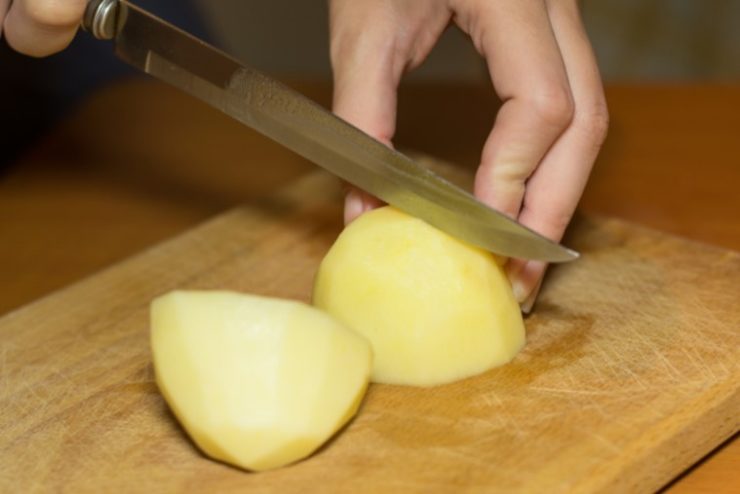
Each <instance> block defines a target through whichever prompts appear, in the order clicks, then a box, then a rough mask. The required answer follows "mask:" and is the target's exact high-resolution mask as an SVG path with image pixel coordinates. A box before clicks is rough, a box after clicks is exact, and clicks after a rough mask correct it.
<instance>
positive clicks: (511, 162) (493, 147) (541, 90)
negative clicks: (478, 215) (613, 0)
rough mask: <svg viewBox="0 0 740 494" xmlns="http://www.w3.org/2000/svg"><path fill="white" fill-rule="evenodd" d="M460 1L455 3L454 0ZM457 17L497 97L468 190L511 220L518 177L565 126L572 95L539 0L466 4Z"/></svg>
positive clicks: (521, 180)
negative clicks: (484, 63) (472, 185)
mask: <svg viewBox="0 0 740 494" xmlns="http://www.w3.org/2000/svg"><path fill="white" fill-rule="evenodd" d="M458 3H459V4H460V5H463V2H458ZM470 5H472V6H474V7H475V8H474V9H472V8H471V9H468V10H465V9H464V8H462V7H461V8H462V10H461V11H458V17H457V19H456V20H457V22H458V24H459V25H460V26H461V27H462V29H464V30H465V31H467V32H468V33H469V34H470V36H471V38H472V39H473V41H474V43H475V45H476V47H477V48H478V50H479V51H480V52H481V54H482V55H483V56H484V57H485V58H486V61H487V63H488V67H489V72H490V75H491V80H492V82H493V86H494V89H495V90H496V93H497V94H498V95H499V97H500V98H501V100H502V101H503V105H502V106H501V108H500V110H499V112H498V115H497V117H496V122H495V125H494V127H493V130H492V131H491V134H490V136H489V138H488V139H487V141H486V144H485V146H484V148H483V153H482V156H481V163H480V167H479V169H478V173H477V175H476V181H475V194H476V196H477V197H478V198H479V199H481V200H482V201H483V202H485V203H487V204H488V205H490V206H492V207H493V208H495V209H497V210H499V211H502V212H503V213H505V214H507V215H509V216H511V217H512V218H517V217H518V215H519V211H520V208H521V204H522V200H523V198H524V192H525V186H526V181H527V179H528V178H529V177H530V175H531V174H532V173H533V172H534V170H535V169H536V168H537V166H538V165H539V163H540V161H541V160H542V158H543V157H544V155H545V154H546V153H547V151H548V149H550V147H551V146H552V144H553V143H554V142H555V141H556V140H557V138H558V137H559V136H560V134H562V132H563V131H564V130H565V129H566V128H567V127H568V125H569V123H570V120H571V117H572V114H573V100H572V95H571V90H570V85H569V83H568V77H567V74H566V71H565V66H564V64H563V60H562V57H561V55H560V49H559V47H558V44H557V41H556V40H555V36H554V34H553V32H552V29H551V27H550V21H549V19H548V13H547V9H546V7H545V4H544V2H543V1H518V2H506V1H502V0H494V1H489V2H467V3H464V6H466V7H467V6H470Z"/></svg>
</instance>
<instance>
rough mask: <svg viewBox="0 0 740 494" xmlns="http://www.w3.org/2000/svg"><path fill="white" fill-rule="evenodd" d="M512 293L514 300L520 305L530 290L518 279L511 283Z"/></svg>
mask: <svg viewBox="0 0 740 494" xmlns="http://www.w3.org/2000/svg"><path fill="white" fill-rule="evenodd" d="M511 291H512V292H513V293H514V298H515V299H516V301H517V302H518V303H520V304H521V303H523V302H524V301H525V300H526V299H527V295H529V290H527V288H526V287H525V286H524V283H522V282H521V281H520V280H518V279H516V280H513V281H512V282H511Z"/></svg>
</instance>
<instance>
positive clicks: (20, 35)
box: [0, 0, 87, 57]
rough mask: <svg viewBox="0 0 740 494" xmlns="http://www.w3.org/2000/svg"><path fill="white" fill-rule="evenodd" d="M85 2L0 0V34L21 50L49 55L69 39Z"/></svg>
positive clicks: (83, 10) (37, 55) (72, 36)
mask: <svg viewBox="0 0 740 494" xmlns="http://www.w3.org/2000/svg"><path fill="white" fill-rule="evenodd" d="M86 6H87V0H15V1H13V2H12V4H11V0H0V35H3V36H5V39H6V41H7V42H8V44H9V45H10V47H11V48H13V49H14V50H16V51H18V52H20V53H24V54H26V55H31V56H33V57H43V56H46V55H51V54H52V53H56V52H58V51H61V50H63V49H64V48H66V47H67V45H69V43H70V42H71V41H72V38H74V36H75V33H76V32H77V27H78V26H79V25H80V22H81V21H82V16H83V14H84V13H85V7H86Z"/></svg>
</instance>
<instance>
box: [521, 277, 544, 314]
mask: <svg viewBox="0 0 740 494" xmlns="http://www.w3.org/2000/svg"><path fill="white" fill-rule="evenodd" d="M541 288H542V278H540V280H539V281H538V282H537V285H535V287H534V290H532V292H531V293H530V294H529V296H528V297H527V299H526V300H525V301H524V302H522V305H521V308H522V312H524V313H525V314H529V313H530V312H532V308H533V307H534V303H535V301H536V300H537V295H539V293H540V289H541Z"/></svg>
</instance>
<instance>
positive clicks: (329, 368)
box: [151, 291, 372, 470]
mask: <svg viewBox="0 0 740 494" xmlns="http://www.w3.org/2000/svg"><path fill="white" fill-rule="evenodd" d="M151 344H152V352H153V356H154V368H155V373H156V379H157V384H158V385H159V388H160V390H161V391H162V394H163V395H164V397H165V399H166V401H167V403H168V404H169V405H170V407H171V408H172V410H173V411H174V413H175V415H176V416H177V418H178V420H179V421H180V423H181V424H182V425H183V427H184V428H185V430H186V431H187V432H188V434H189V435H190V436H191V437H192V439H193V440H194V441H195V443H196V444H197V445H198V446H199V447H200V448H201V449H202V450H203V451H204V452H205V453H206V454H208V455H209V456H211V457H213V458H216V459H218V460H222V461H225V462H227V463H231V464H233V465H236V466H239V467H242V468H246V469H250V470H265V469H270V468H275V467H280V466H282V465H286V464H288V463H292V462H294V461H297V460H299V459H301V458H304V457H306V456H308V455H309V454H311V453H312V452H313V451H315V450H316V449H317V448H318V447H319V446H321V445H322V444H323V443H324V442H325V441H326V440H327V439H329V438H330V437H331V436H332V435H333V434H334V433H335V432H336V431H337V430H338V429H339V428H341V427H342V426H343V425H344V424H345V423H346V422H347V421H348V420H349V419H350V418H352V416H354V414H355V412H356V411H357V409H358V407H359V405H360V402H361V401H362V397H363V396H364V393H365V389H366V387H367V382H368V378H369V373H370V368H371V360H372V357H371V350H370V346H369V345H368V343H367V341H365V340H364V339H363V338H362V337H361V336H358V335H357V334H355V333H354V332H352V331H350V330H348V329H347V328H345V327H344V326H343V325H341V324H340V323H338V322H337V321H335V320H334V319H333V318H331V317H330V316H328V315H327V314H324V313H322V312H321V311H319V310H317V309H314V308H313V307H310V306H308V305H305V304H302V303H299V302H293V301H287V300H277V299H270V298H264V297H258V296H251V295H244V294H238V293H234V292H226V291H213V292H206V291H176V292H172V293H169V294H167V295H164V296H162V297H160V298H158V299H156V300H155V301H154V302H153V303H152V308H151Z"/></svg>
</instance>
